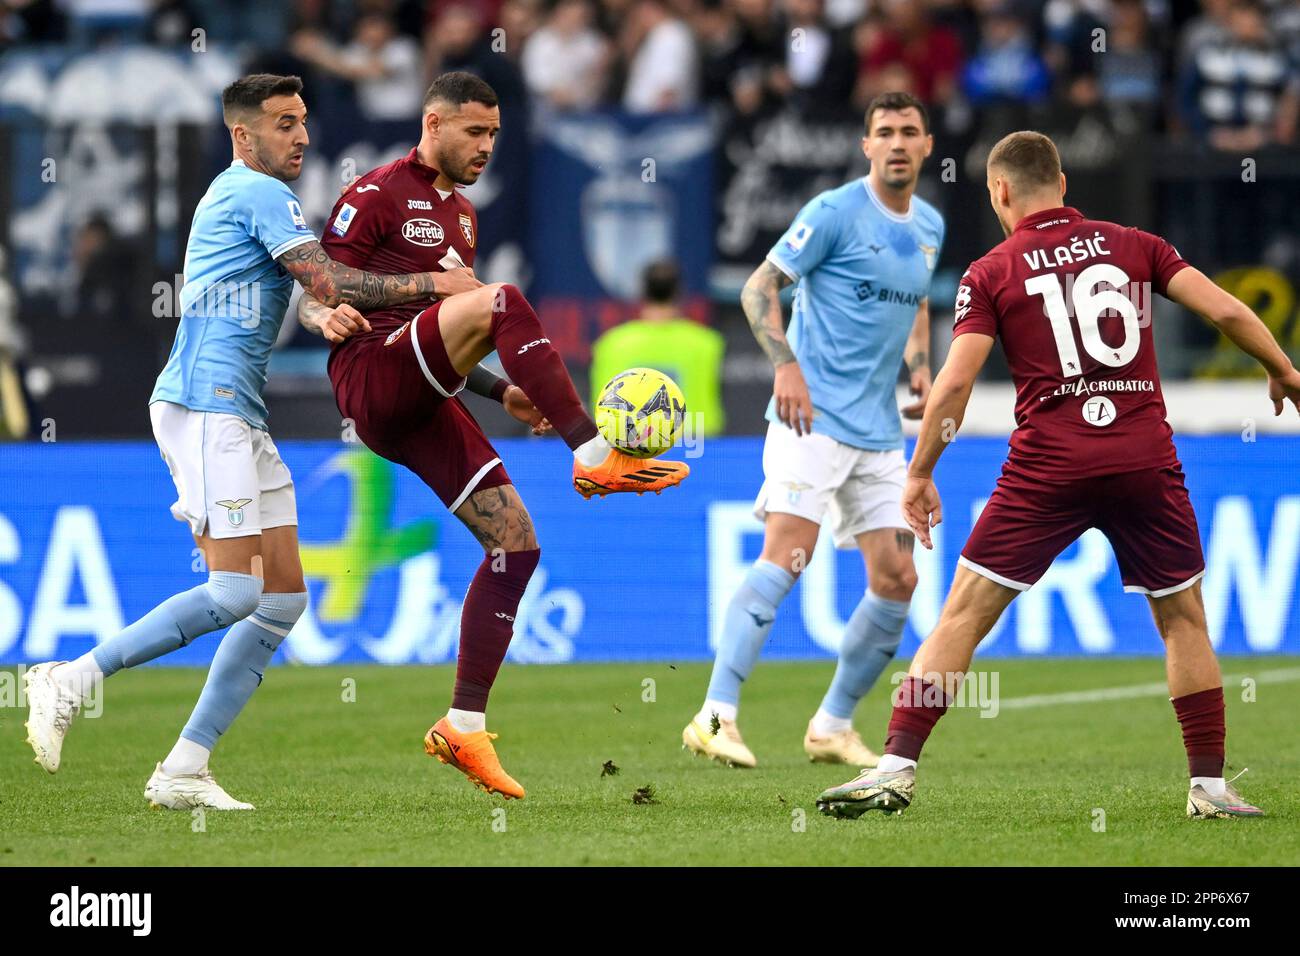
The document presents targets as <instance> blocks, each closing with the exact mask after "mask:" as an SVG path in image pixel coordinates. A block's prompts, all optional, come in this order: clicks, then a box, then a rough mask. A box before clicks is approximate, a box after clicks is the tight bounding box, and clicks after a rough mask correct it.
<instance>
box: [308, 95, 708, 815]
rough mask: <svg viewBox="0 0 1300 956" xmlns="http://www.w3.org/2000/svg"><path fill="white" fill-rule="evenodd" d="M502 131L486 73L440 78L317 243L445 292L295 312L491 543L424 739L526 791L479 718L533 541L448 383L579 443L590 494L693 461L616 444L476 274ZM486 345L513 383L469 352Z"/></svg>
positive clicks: (476, 774) (644, 486) (365, 411)
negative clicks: (417, 121) (444, 691)
mask: <svg viewBox="0 0 1300 956" xmlns="http://www.w3.org/2000/svg"><path fill="white" fill-rule="evenodd" d="M500 128H501V121H500V116H499V112H498V109H497V97H496V94H495V93H494V92H493V90H492V88H491V87H490V86H488V84H487V83H485V82H483V81H482V80H481V79H479V78H478V77H475V76H472V75H470V74H468V73H446V74H443V75H442V76H440V77H438V78H437V79H436V80H435V81H434V82H433V85H432V86H430V87H429V91H428V93H427V94H426V95H425V101H424V120H423V127H422V130H421V135H420V142H419V145H418V146H417V147H416V148H415V149H413V150H411V152H410V154H408V155H407V156H405V157H404V158H402V159H399V160H397V161H396V162H393V163H389V164H388V165H387V166H381V167H379V168H378V169H376V170H373V171H372V172H370V173H367V174H366V175H365V176H362V177H361V178H360V179H358V180H357V181H356V182H354V183H353V184H352V185H351V186H350V187H349V188H348V189H347V190H346V191H345V192H344V194H343V195H342V196H341V197H340V198H339V201H338V203H337V204H336V205H335V207H334V212H333V214H332V216H331V218H330V222H329V226H328V228H327V230H326V232H325V237H324V239H323V240H322V245H323V246H324V248H325V250H327V251H328V253H329V255H331V256H333V257H334V258H336V259H338V260H339V261H340V262H344V263H347V264H349V265H354V266H359V265H360V264H363V263H365V264H367V266H368V268H371V269H378V270H380V271H392V272H397V271H401V272H406V271H409V270H406V269H402V270H397V269H389V268H388V266H389V265H390V264H394V263H399V262H402V263H419V268H420V270H429V271H432V272H434V273H435V285H434V294H435V296H436V297H437V298H439V299H440V300H441V301H439V302H437V303H436V304H435V305H433V306H431V307H425V306H423V305H412V306H406V307H402V308H383V309H376V310H371V311H369V312H367V314H366V315H365V316H363V315H362V314H361V313H359V312H357V311H356V310H355V309H353V308H352V307H350V306H347V305H343V306H340V307H338V308H334V309H331V308H328V307H326V306H324V305H322V304H321V303H320V302H317V301H316V300H315V299H313V298H311V297H310V296H308V295H304V296H303V298H302V300H301V302H300V305H299V310H298V311H299V319H300V321H301V322H302V323H303V325H305V326H306V327H307V328H309V329H312V330H313V331H316V332H319V333H321V334H323V335H324V336H325V337H326V338H327V339H329V340H330V341H331V342H333V343H334V348H333V351H332V352H331V353H330V360H329V375H330V381H331V382H332V383H333V385H334V395H335V398H336V400H337V401H338V406H339V411H340V412H342V413H343V415H344V416H345V417H346V418H349V419H351V420H352V421H353V422H354V423H355V426H356V431H357V435H358V436H359V437H360V438H361V440H362V441H363V442H365V444H366V445H367V446H368V447H369V448H370V449H371V450H372V451H374V452H376V453H377V454H380V455H382V456H383V457H385V458H387V459H388V460H389V461H393V462H396V463H398V464H401V465H405V466H406V467H407V468H409V469H411V471H413V472H415V474H417V475H418V476H419V477H420V478H421V479H422V480H423V481H424V482H425V484H427V485H428V486H429V487H430V488H432V489H433V491H434V492H435V493H436V494H437V495H438V497H439V498H441V499H442V500H443V502H444V504H446V506H447V509H448V510H449V511H451V512H453V513H454V514H455V515H456V517H457V518H459V519H460V520H461V521H462V522H464V523H465V525H466V527H468V528H469V530H470V531H471V532H472V533H473V534H474V536H475V537H476V538H477V539H478V541H479V543H480V544H482V546H483V550H484V551H485V552H486V554H485V556H484V558H483V563H482V564H481V565H480V566H479V569H478V572H477V573H476V574H475V576H474V579H473V581H472V582H471V583H470V586H469V591H468V593H467V594H466V595H465V604H464V610H463V612H462V615H461V633H460V654H459V660H458V662H457V667H456V686H455V690H454V692H453V696H452V704H451V709H450V710H449V711H448V712H447V715H446V716H445V717H443V718H442V719H441V720H439V721H438V722H437V723H436V724H435V725H434V726H433V727H432V728H431V729H430V730H429V732H428V734H427V735H426V737H425V750H426V751H427V752H428V753H429V754H431V755H432V756H434V757H437V758H438V759H439V760H441V761H442V762H443V763H447V764H451V765H452V766H454V767H456V768H457V769H459V770H461V771H462V772H463V773H464V774H465V775H466V776H467V777H468V778H469V779H470V780H471V781H472V782H473V783H474V784H475V785H476V786H478V787H479V788H481V789H483V790H486V791H488V792H490V793H499V794H501V795H503V796H505V797H507V798H511V797H514V798H522V797H523V796H524V789H523V787H521V786H520V785H519V784H518V783H517V782H516V781H515V780H514V779H513V778H512V777H511V776H510V775H509V774H508V773H506V772H505V770H504V769H502V767H501V764H500V761H499V760H498V759H497V756H496V752H495V749H494V748H493V746H492V740H493V739H494V738H495V736H496V735H495V734H489V733H487V730H486V726H485V724H486V718H485V715H484V714H485V711H486V708H487V698H488V692H489V691H490V690H491V687H492V684H493V682H494V681H495V679H496V675H497V671H498V670H499V669H500V667H501V662H502V660H503V659H504V658H505V653H506V648H507V647H508V646H509V644H510V638H511V636H512V634H513V631H514V619H515V613H516V611H517V610H518V607H519V601H520V598H521V597H522V596H523V593H524V589H525V588H526V587H527V586H528V580H529V578H530V577H531V576H532V573H533V570H534V569H535V568H536V567H537V561H538V558H539V557H540V555H541V551H540V550H539V548H538V543H537V536H536V535H535V534H534V532H533V524H532V520H531V519H530V518H529V516H528V511H527V510H526V509H525V508H524V504H523V501H522V500H520V497H519V493H518V491H516V490H515V487H514V485H512V484H511V483H510V478H509V476H508V475H507V474H506V470H505V468H504V467H503V466H502V464H501V459H500V458H499V457H498V456H497V453H496V451H495V450H494V449H493V448H492V444H491V442H489V441H488V439H487V436H485V435H484V434H483V431H482V429H480V428H479V426H478V423H477V422H476V421H475V420H474V419H473V417H471V416H470V414H469V412H468V411H466V410H465V407H464V406H463V405H462V404H461V402H460V400H459V399H458V398H457V397H456V395H457V393H458V392H460V391H461V389H463V388H466V387H468V388H469V389H470V391H473V392H476V393H478V394H480V395H485V396H489V397H491V398H493V399H495V400H497V401H499V402H501V403H502V404H503V405H504V406H505V408H506V410H507V411H508V412H509V413H510V414H511V415H513V416H514V417H515V418H518V419H519V420H521V421H524V422H527V423H528V424H530V425H532V426H533V431H534V432H536V433H539V434H540V433H541V432H543V431H549V430H551V429H554V431H556V432H557V433H558V434H559V435H560V436H561V437H562V438H563V439H564V440H565V442H566V443H567V444H568V445H569V447H570V448H571V449H573V452H574V465H573V484H574V488H575V490H577V492H578V493H579V494H581V495H583V496H584V497H586V498H590V497H591V496H593V495H602V496H603V495H605V494H612V493H616V492H627V491H635V492H638V493H643V492H646V491H654V492H659V491H662V490H663V489H664V488H667V487H669V486H671V485H676V484H678V483H679V482H680V481H681V480H682V479H683V478H685V477H686V475H687V474H689V471H690V469H689V468H688V467H687V466H686V465H685V464H683V463H681V462H671V461H660V460H657V459H656V460H649V461H647V460H643V459H637V458H632V457H630V456H628V455H624V454H623V453H622V452H619V451H617V450H615V449H613V448H611V447H610V446H609V444H608V443H606V441H605V440H604V438H602V437H600V435H599V433H598V432H597V430H596V425H595V423H594V422H593V421H592V419H591V416H589V415H588V414H587V412H586V410H585V409H584V408H583V406H582V402H581V401H580V400H579V398H578V394H577V392H576V391H575V390H574V388H573V382H572V381H571V380H570V379H569V375H568V372H567V371H566V369H565V367H564V362H563V360H562V359H561V358H560V355H559V353H558V352H557V351H556V350H555V348H554V347H553V346H552V345H551V341H550V339H549V338H547V336H546V332H545V331H544V330H543V328H542V326H541V324H540V323H539V322H538V320H537V315H536V313H534V312H533V310H532V308H531V307H530V306H529V304H528V302H527V301H526V300H525V299H524V297H523V295H522V294H521V293H520V291H519V290H518V289H517V288H516V287H515V286H513V285H506V284H495V285H484V284H483V283H481V282H479V281H478V279H476V278H475V277H474V272H473V265H474V250H475V247H476V246H477V244H478V242H477V240H478V220H477V217H476V216H475V213H474V207H473V206H471V205H470V203H469V201H468V200H466V199H465V197H464V196H462V195H461V194H460V193H458V192H457V191H456V187H457V186H464V185H469V184H471V183H473V182H475V181H476V180H477V179H478V177H479V175H480V174H481V173H482V172H483V168H484V166H486V164H487V161H488V157H489V156H490V155H491V154H492V147H493V143H494V141H495V138H496V135H497V131H498V130H499V129H500ZM494 350H495V351H496V352H497V354H498V355H499V357H500V359H501V364H502V366H504V368H505V371H506V373H507V374H508V375H509V376H510V377H511V378H512V379H513V380H514V382H515V383H517V384H511V383H510V382H507V381H505V380H503V379H500V378H497V376H496V375H494V374H493V373H492V372H490V371H489V370H488V369H486V368H484V367H482V366H481V365H479V364H478V363H479V361H480V360H481V359H483V358H484V357H485V356H487V355H488V354H489V353H490V352H492V351H494Z"/></svg>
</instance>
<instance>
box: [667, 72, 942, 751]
mask: <svg viewBox="0 0 1300 956" xmlns="http://www.w3.org/2000/svg"><path fill="white" fill-rule="evenodd" d="M932 148H933V139H932V137H931V136H930V131H929V118H928V116H927V114H926V111H925V106H924V105H923V104H922V103H921V102H920V101H919V100H917V99H916V98H915V97H912V96H910V95H907V94H905V93H886V94H883V95H881V96H879V97H877V98H876V99H875V100H874V101H872V103H871V105H870V106H868V107H867V113H866V135H865V136H864V137H863V139H862V151H863V153H864V154H865V155H866V157H867V159H868V161H869V162H870V172H869V173H868V174H867V175H866V176H865V177H863V178H861V179H855V180H853V181H852V182H849V183H846V184H845V185H843V186H840V187H839V188H838V189H832V190H828V191H827V192H824V193H822V194H821V195H819V196H816V197H815V198H814V199H813V200H812V201H811V202H810V203H808V205H806V206H804V208H803V209H802V210H801V211H800V213H799V215H798V217H797V218H796V219H795V221H794V223H793V224H792V225H791V226H790V228H789V229H788V230H787V231H786V233H785V235H784V236H782V238H781V239H780V241H778V242H777V244H776V245H775V246H773V247H772V250H771V251H770V252H769V253H768V255H767V259H766V260H765V261H764V262H763V264H762V265H760V266H759V267H758V268H757V269H756V270H755V271H754V273H753V275H751V276H750V278H749V281H748V282H746V283H745V288H744V291H743V292H742V293H741V306H742V307H743V308H744V310H745V315H746V317H747V318H748V319H749V324H750V327H751V328H752V329H753V332H754V335H755V336H756V337H757V339H758V342H759V344H760V345H761V346H762V347H763V350H764V351H765V352H766V353H767V356H768V358H770V359H771V360H772V363H773V365H774V366H775V367H776V380H775V386H774V388H773V397H772V402H771V404H770V405H769V406H768V410H767V418H768V421H769V422H770V423H771V424H770V425H769V426H768V431H767V440H766V443H765V444H764V446H763V474H764V482H763V486H762V489H761V490H760V491H759V494H758V499H757V501H756V502H755V504H754V514H755V515H756V516H757V517H759V518H760V519H762V520H763V524H764V539H763V551H762V554H761V556H760V557H759V559H758V561H756V562H755V563H754V565H753V566H752V567H751V568H750V569H749V572H748V574H747V575H746V576H745V580H744V583H743V584H742V585H741V586H740V588H739V590H737V592H736V593H735V595H734V596H733V597H732V599H731V603H730V604H729V605H728V607H727V613H726V617H725V623H724V625H723V633H722V637H721V640H720V642H719V645H718V650H717V658H716V659H715V661H714V664H713V676H712V679H711V680H710V681H709V689H708V694H707V697H706V699H705V701H704V706H703V707H702V708H701V709H700V711H699V713H698V714H696V716H695V717H694V718H693V719H692V720H691V722H690V723H689V724H687V725H686V728H685V730H683V731H682V743H683V745H684V746H685V747H687V748H688V749H690V750H692V751H694V752H695V753H697V754H703V755H705V756H709V757H712V758H714V759H716V760H719V761H721V762H723V763H726V764H729V765H731V766H735V767H753V766H756V765H757V759H756V758H755V757H754V754H753V752H752V751H751V750H750V749H749V748H748V747H747V746H745V742H744V740H743V739H742V737H741V735H740V730H739V728H738V726H737V722H736V715H737V709H738V707H739V704H740V686H741V683H742V682H743V681H744V680H745V678H747V677H748V676H749V673H750V671H751V670H752V669H753V667H754V664H755V662H756V661H757V660H758V655H759V651H760V650H761V649H762V646H763V642H764V641H765V640H766V639H767V635H768V632H769V631H770V630H771V628H772V622H773V621H774V620H775V619H776V609H777V607H778V606H779V605H780V603H781V601H782V600H783V599H784V598H785V596H786V595H787V594H789V593H790V589H791V588H792V587H794V582H795V579H796V578H797V577H798V575H799V573H800V572H801V571H802V570H803V568H804V567H806V566H807V563H808V560H809V559H810V558H811V557H812V553H813V547H814V546H815V545H816V543H817V535H818V531H819V529H820V527H821V523H822V519H823V518H824V517H827V516H829V517H830V522H831V530H832V532H833V536H834V540H835V544H836V546H837V547H840V548H849V547H853V546H854V545H856V546H857V547H858V549H859V550H860V551H861V552H862V556H863V559H864V560H865V562H866V567H867V587H868V589H867V592H866V594H864V595H863V597H862V600H861V601H860V602H859V604H858V606H857V608H856V609H855V610H854V611H853V614H852V615H851V616H850V617H849V620H848V624H847V625H846V626H845V629H844V635H843V638H842V639H841V644H840V657H839V664H838V666H837V667H836V669H835V676H834V678H833V679H832V681H831V685H830V689H829V690H828V691H827V692H826V696H825V698H824V699H823V700H822V702H821V706H820V707H819V708H818V709H817V712H816V713H815V714H814V716H813V718H812V719H811V720H810V721H809V722H808V729H807V732H806V733H805V735H804V750H805V752H806V753H807V754H808V756H809V758H811V759H812V760H816V761H824V762H828V763H850V764H853V765H855V766H859V767H874V766H875V765H876V763H877V761H878V759H879V758H878V757H877V756H876V755H875V754H874V753H872V752H871V750H869V749H868V748H867V747H866V745H865V744H863V742H862V738H861V737H859V736H858V733H857V731H855V730H854V729H853V721H852V718H853V711H854V708H855V707H856V706H857V703H858V701H859V700H861V699H862V697H863V696H864V695H865V694H866V693H867V691H869V690H870V689H871V687H872V685H873V684H874V683H875V682H876V679H877V678H879V677H880V675H881V673H882V672H883V671H884V669H885V667H886V666H887V665H888V664H889V662H890V660H892V659H893V656H894V653H895V651H897V650H898V645H899V641H900V640H901V639H902V636H903V627H904V625H905V624H906V622H907V612H908V607H909V603H910V601H911V598H912V591H913V589H914V588H915V587H916V568H915V566H914V565H913V563H912V546H913V536H912V532H911V531H909V530H908V528H907V523H906V522H905V521H904V520H903V515H902V512H901V510H900V504H899V502H900V498H901V494H902V489H903V482H904V478H905V476H906V462H905V461H904V459H903V433H902V428H901V423H900V422H899V417H898V408H897V404H896V402H895V398H894V389H895V383H896V382H897V380H898V371H899V366H900V363H901V362H903V361H904V358H905V359H906V363H907V368H908V370H909V372H910V386H911V391H912V394H913V395H915V396H917V399H916V401H915V402H914V403H912V404H911V405H909V406H907V407H906V408H905V409H904V410H903V414H905V415H906V416H907V417H909V418H920V417H921V415H922V414H923V412H924V410H925V400H926V396H927V394H928V393H929V390H930V369H929V346H930V310H929V300H928V296H929V288H930V277H931V275H932V274H933V272H934V267H935V262H936V259H937V258H938V254H939V248H940V246H941V245H942V244H943V233H944V225H943V218H942V217H941V216H940V215H939V213H938V212H937V211H936V210H935V209H934V207H933V206H931V205H929V204H928V203H926V202H925V201H924V200H922V199H920V198H919V197H917V196H915V195H913V193H914V192H915V190H916V183H917V177H918V176H919V175H920V172H921V164H922V163H923V162H924V160H925V158H926V157H927V156H929V155H930V150H931V149H932ZM793 282H798V283H799V285H798V287H797V288H796V290H795V298H794V315H793V318H792V320H791V323H790V334H789V338H788V339H787V337H786V335H785V333H784V332H783V323H782V320H781V303H780V298H779V296H780V290H781V289H782V288H783V287H785V286H787V285H789V284H791V283H793Z"/></svg>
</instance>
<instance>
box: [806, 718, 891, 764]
mask: <svg viewBox="0 0 1300 956" xmlns="http://www.w3.org/2000/svg"><path fill="white" fill-rule="evenodd" d="M803 751H804V753H806V754H807V755H808V759H809V760H811V761H812V762H813V763H847V764H852V765H853V766H855V767H862V768H863V769H870V768H872V767H874V766H876V764H878V763H880V757H879V755H878V754H876V753H875V752H873V751H872V750H871V748H870V747H868V746H867V745H866V744H864V743H863V742H862V737H861V736H859V734H858V732H857V731H856V730H854V729H853V728H852V727H850V728H849V729H848V730H841V731H839V732H837V733H833V734H827V735H826V736H824V737H819V736H817V734H816V733H815V732H814V731H813V722H812V721H811V720H810V721H808V730H807V732H806V733H805V734H804V735H803Z"/></svg>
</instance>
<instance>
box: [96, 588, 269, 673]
mask: <svg viewBox="0 0 1300 956" xmlns="http://www.w3.org/2000/svg"><path fill="white" fill-rule="evenodd" d="M261 594H262V579H261V578H255V577H253V576H252V575H251V574H239V573H238V572H235V571H213V572H211V573H210V574H209V575H208V580H207V583H206V584H200V585H199V586H198V587H196V588H190V590H188V591H184V592H182V593H180V594H174V595H172V596H171V597H169V598H168V599H167V600H166V601H163V602H162V604H159V605H158V606H157V607H156V608H154V609H153V610H152V611H150V612H149V613H148V614H146V615H145V616H144V617H142V618H140V620H138V621H136V622H135V623H134V624H131V625H130V626H128V627H127V628H125V629H124V630H122V632H121V633H119V634H116V635H114V636H113V637H110V638H109V639H108V640H106V641H105V642H104V643H103V644H100V645H99V646H98V647H96V648H95V649H94V650H93V651H92V652H91V653H92V654H93V655H94V658H95V663H96V664H98V665H99V669H100V670H101V671H103V672H104V676H105V677H108V676H110V675H112V674H115V673H117V672H118V671H120V670H121V669H122V668H124V667H135V666H136V665H137V664H143V663H145V662H146V661H151V660H153V659H154V658H155V657H161V656H162V655H163V654H169V653H171V652H172V651H174V650H177V649H178V648H182V647H184V646H185V645H186V644H188V643H189V642H190V641H192V640H194V639H195V638H196V637H199V636H201V635H203V634H207V633H208V632H209V631H217V630H220V629H221V628H224V627H229V626H230V625H231V624H234V623H235V622H236V621H238V620H241V619H242V618H245V617H248V615H249V614H251V613H252V612H253V609H254V608H256V607H257V601H258V598H259V597H261Z"/></svg>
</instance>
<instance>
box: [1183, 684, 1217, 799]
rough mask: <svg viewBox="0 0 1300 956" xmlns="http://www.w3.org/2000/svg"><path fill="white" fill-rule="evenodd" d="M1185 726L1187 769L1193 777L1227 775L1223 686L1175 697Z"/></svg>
mask: <svg viewBox="0 0 1300 956" xmlns="http://www.w3.org/2000/svg"><path fill="white" fill-rule="evenodd" d="M1173 705H1174V713H1175V714H1177V715H1178V723H1179V724H1180V725H1182V728H1183V746H1184V747H1186V748H1187V769H1188V770H1189V771H1190V776H1193V777H1222V776H1223V741H1224V738H1225V737H1226V736H1227V733H1226V731H1225V730H1224V724H1223V688H1222V687H1212V688H1210V689H1209V690H1199V691H1197V692H1196V693H1195V694H1188V695H1186V696H1185V697H1177V698H1174V700H1173Z"/></svg>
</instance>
